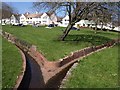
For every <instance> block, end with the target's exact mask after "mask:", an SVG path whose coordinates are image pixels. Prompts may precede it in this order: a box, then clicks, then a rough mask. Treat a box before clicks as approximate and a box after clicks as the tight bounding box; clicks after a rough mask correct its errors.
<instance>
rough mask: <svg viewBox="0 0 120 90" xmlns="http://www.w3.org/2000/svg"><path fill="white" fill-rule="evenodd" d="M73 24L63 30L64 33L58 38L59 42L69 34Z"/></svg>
mask: <svg viewBox="0 0 120 90" xmlns="http://www.w3.org/2000/svg"><path fill="white" fill-rule="evenodd" d="M72 26H73V24H69V25H68V26H67V28H66V29H65V31H64V32H63V35H62V36H61V37H60V40H62V41H64V40H65V38H66V36H67V35H68V33H69V32H70V30H71V28H72Z"/></svg>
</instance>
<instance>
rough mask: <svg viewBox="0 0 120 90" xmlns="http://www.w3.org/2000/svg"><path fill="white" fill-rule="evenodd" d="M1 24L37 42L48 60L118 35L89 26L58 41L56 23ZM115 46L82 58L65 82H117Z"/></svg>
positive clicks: (78, 84) (59, 30) (70, 84)
mask: <svg viewBox="0 0 120 90" xmlns="http://www.w3.org/2000/svg"><path fill="white" fill-rule="evenodd" d="M2 28H3V30H4V31H7V32H9V33H11V34H13V35H15V36H17V37H18V38H20V39H22V40H25V41H27V42H29V43H31V44H34V45H36V46H37V48H38V50H39V51H41V52H42V53H43V55H44V56H45V57H46V58H47V59H48V60H50V61H54V60H58V59H59V58H63V57H64V56H66V55H68V54H69V53H70V52H72V51H76V50H80V49H82V48H85V47H88V46H92V45H99V44H102V43H105V42H107V41H110V40H112V39H115V38H118V33H116V32H104V31H99V32H98V33H97V34H95V33H94V31H93V30H91V29H86V28H85V29H83V28H82V29H81V30H80V31H74V30H72V31H71V32H70V33H69V35H68V36H67V37H66V39H65V41H58V37H59V36H60V35H61V34H62V32H63V31H62V30H63V29H64V28H60V27H55V28H53V29H47V28H45V27H31V26H27V27H17V26H3V27H2ZM117 48H118V47H117V46H116V47H113V48H110V49H106V50H104V51H101V52H99V53H96V54H93V55H91V56H89V58H85V60H82V61H81V62H80V64H79V66H78V67H77V68H76V69H75V70H74V71H73V76H71V78H70V79H69V80H68V82H66V84H65V86H66V87H115V86H117V83H116V80H117V75H116V73H117V71H116V70H117V67H118V65H117V57H118V56H117V55H118V52H117ZM108 56H109V57H108ZM86 59H90V60H86ZM106 60H107V62H106ZM111 65H112V66H111ZM92 67H94V68H92ZM97 73H98V74H97ZM80 75H81V76H80ZM95 75H97V76H95ZM74 76H77V78H75V79H73V78H74ZM72 77H73V78H72ZM78 78H79V79H78ZM107 80H108V81H107ZM106 82H107V83H106ZM97 84H99V85H97Z"/></svg>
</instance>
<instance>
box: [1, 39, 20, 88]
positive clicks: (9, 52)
mask: <svg viewBox="0 0 120 90" xmlns="http://www.w3.org/2000/svg"><path fill="white" fill-rule="evenodd" d="M21 70H22V58H21V55H20V53H19V51H18V49H17V48H16V47H15V46H14V45H12V44H11V43H9V42H8V41H7V40H5V39H4V38H2V88H12V87H14V85H15V82H16V79H17V76H18V75H19V74H20V72H21Z"/></svg>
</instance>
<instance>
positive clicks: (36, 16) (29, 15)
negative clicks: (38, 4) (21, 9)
mask: <svg viewBox="0 0 120 90" xmlns="http://www.w3.org/2000/svg"><path fill="white" fill-rule="evenodd" d="M42 15H43V14H28V15H26V17H27V18H38V17H41V16H42Z"/></svg>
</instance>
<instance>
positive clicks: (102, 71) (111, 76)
mask: <svg viewBox="0 0 120 90" xmlns="http://www.w3.org/2000/svg"><path fill="white" fill-rule="evenodd" d="M119 46H120V45H119ZM64 87H67V88H104V87H107V88H115V87H118V45H116V46H114V47H112V48H107V49H105V50H103V51H100V52H97V53H94V54H92V55H90V56H88V57H86V58H84V59H82V60H81V61H80V62H79V64H78V66H77V67H76V68H75V69H74V70H73V71H72V74H71V76H70V77H69V78H68V80H67V81H66V82H65V85H64Z"/></svg>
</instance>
